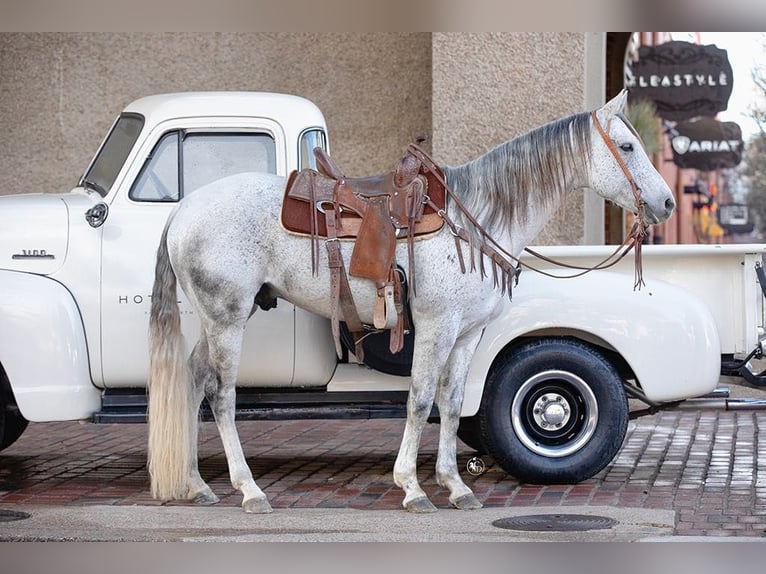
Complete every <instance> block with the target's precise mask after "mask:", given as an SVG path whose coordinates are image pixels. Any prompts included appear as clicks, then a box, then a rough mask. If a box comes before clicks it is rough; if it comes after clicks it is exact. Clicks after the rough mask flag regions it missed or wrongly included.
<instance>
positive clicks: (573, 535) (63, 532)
mask: <svg viewBox="0 0 766 574" xmlns="http://www.w3.org/2000/svg"><path fill="white" fill-rule="evenodd" d="M2 510H14V511H22V512H26V513H29V515H30V517H29V518H27V519H24V520H17V521H14V522H0V542H9V541H14V542H18V541H24V542H41V541H44V542H50V541H99V542H523V541H568V542H572V541H574V542H592V541H610V542H634V541H638V540H642V539H647V538H651V539H654V540H657V539H661V538H662V537H666V536H670V535H671V534H673V532H674V528H675V512H674V511H673V510H660V509H645V508H639V509H635V508H614V507H599V506H595V507H594V506H590V507H581V508H567V509H566V514H567V515H571V514H576V515H577V516H586V517H592V519H593V520H594V524H596V523H598V520H597V519H598V518H601V517H603V518H611V519H613V520H615V521H616V523H615V524H614V525H613V526H611V527H606V528H601V529H597V530H586V531H566V532H560V531H559V532H553V531H549V532H529V531H520V530H509V529H504V528H500V527H498V526H495V525H493V522H494V521H496V520H500V519H504V518H509V517H519V516H525V515H534V516H542V515H545V514H555V515H557V516H561V515H560V514H557V513H562V512H564V511H562V510H561V509H555V508H547V509H544V508H540V507H514V508H484V509H481V510H477V511H458V510H440V511H439V512H437V513H434V514H427V515H415V514H410V513H408V512H405V511H404V510H355V509H343V508H334V509H323V508H286V509H279V510H277V511H275V512H274V513H273V514H269V515H252V514H245V513H244V512H242V511H241V510H240V509H238V508H231V507H228V508H226V507H195V508H191V507H178V506H175V507H173V506H171V507H156V506H155V507H147V506H35V505H0V511H2Z"/></svg>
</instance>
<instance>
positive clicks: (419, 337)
mask: <svg viewBox="0 0 766 574" xmlns="http://www.w3.org/2000/svg"><path fill="white" fill-rule="evenodd" d="M418 329H421V326H419V327H418ZM431 332H436V333H438V329H434V330H433V331H431ZM453 340H454V339H453ZM451 346H452V342H450V341H445V340H444V333H443V332H442V333H441V336H436V335H434V336H428V335H427V333H426V330H425V329H421V330H419V331H417V332H416V335H415V349H414V354H413V360H412V383H411V384H410V392H409V397H408V398H407V423H406V424H405V426H404V435H403V436H402V444H401V446H400V447H399V454H398V456H397V457H396V462H395V463H394V483H395V484H396V485H397V486H398V487H399V488H401V489H402V490H404V500H403V501H402V506H404V508H406V509H407V510H408V511H410V512H419V513H424V512H435V511H436V507H435V506H434V505H433V504H432V503H431V501H430V500H429V499H428V496H427V495H426V493H425V492H424V491H423V489H422V488H421V487H420V484H419V483H418V477H417V457H418V448H419V447H420V437H421V435H422V434H423V428H424V427H425V425H426V422H427V421H428V415H429V414H431V409H432V408H433V404H434V397H435V395H436V385H437V381H438V379H439V375H440V374H441V373H442V371H443V370H444V366H445V364H446V362H447V361H446V357H447V355H448V353H449V349H450V347H451Z"/></svg>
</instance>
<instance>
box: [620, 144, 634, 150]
mask: <svg viewBox="0 0 766 574" xmlns="http://www.w3.org/2000/svg"><path fill="white" fill-rule="evenodd" d="M620 149H621V150H622V151H633V144H631V143H624V144H622V145H621V146H620Z"/></svg>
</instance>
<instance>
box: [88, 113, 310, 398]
mask: <svg viewBox="0 0 766 574" xmlns="http://www.w3.org/2000/svg"><path fill="white" fill-rule="evenodd" d="M248 122H250V123H251V124H252V125H247V126H246V127H243V123H246V122H243V121H242V120H241V119H240V120H238V121H237V122H236V124H232V125H231V126H226V125H217V126H216V127H215V128H211V127H209V126H210V125H211V123H210V122H200V125H199V127H191V128H190V127H189V121H188V120H186V121H185V122H184V125H183V127H182V126H180V125H176V126H174V125H173V124H172V123H166V124H164V125H162V126H159V127H158V128H156V129H155V130H154V133H153V134H151V135H150V137H148V138H147V140H146V141H145V142H144V144H143V149H142V151H141V153H140V154H139V155H138V156H137V159H136V161H135V162H134V163H135V164H136V165H135V166H132V169H131V170H130V172H129V175H128V176H127V177H126V178H125V181H124V183H123V184H121V188H120V189H119V191H118V193H117V195H116V196H115V198H114V200H113V201H112V204H111V206H110V209H109V215H108V217H107V219H106V222H105V223H104V225H103V228H104V229H103V245H102V282H101V285H102V292H101V305H102V313H101V317H102V325H101V336H102V341H101V345H102V371H103V380H104V385H105V386H106V387H110V388H116V387H135V386H143V385H145V384H146V379H147V374H148V365H149V359H148V356H149V355H148V325H149V310H150V304H151V301H150V297H151V291H152V284H153V282H154V264H155V255H156V251H157V245H158V244H159V239H160V235H161V233H162V229H163V227H164V225H165V222H166V220H167V217H168V215H169V214H170V212H171V211H172V210H173V208H174V207H175V206H176V204H177V203H178V201H179V200H180V199H181V198H182V197H183V196H186V195H189V194H191V193H194V192H195V190H197V189H198V188H200V187H201V186H203V185H205V184H208V183H211V182H213V181H215V180H217V179H220V178H222V177H225V176H228V175H233V174H236V173H241V172H250V171H261V172H269V173H279V174H281V175H284V174H285V170H286V167H285V164H286V162H285V154H286V153H287V152H286V150H287V149H290V148H288V146H286V145H285V141H284V136H283V135H282V133H281V130H280V129H279V127H278V126H277V125H275V124H273V123H272V122H268V121H267V120H261V121H257V120H248ZM205 123H206V124H207V126H208V127H206V126H205ZM218 123H220V120H219V122H218ZM130 174H132V175H130ZM179 301H180V308H181V315H182V329H183V331H184V335H185V337H186V339H187V343H188V346H189V350H191V347H192V346H193V345H194V343H195V342H196V340H197V337H198V334H199V322H198V320H197V318H196V315H195V313H194V311H193V309H192V307H191V305H190V304H189V302H188V300H187V299H186V296H185V295H184V294H183V292H182V291H181V290H180V289H179ZM294 314H295V313H294V306H292V305H290V304H288V303H286V302H284V301H280V302H279V305H278V306H277V308H276V309H272V310H270V311H268V312H257V313H256V314H255V315H254V316H253V318H252V319H251V320H250V322H249V323H248V327H247V329H246V333H245V344H244V347H243V355H242V364H241V366H240V371H239V382H240V384H242V385H251V386H285V385H289V384H290V383H291V381H292V378H293V361H294V331H295V326H294V320H295V319H294ZM256 349H257V352H252V351H254V350H256ZM258 357H261V358H262V357H268V358H269V360H268V361H258V362H256V359H257V358H258Z"/></svg>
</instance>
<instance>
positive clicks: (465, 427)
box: [457, 417, 487, 454]
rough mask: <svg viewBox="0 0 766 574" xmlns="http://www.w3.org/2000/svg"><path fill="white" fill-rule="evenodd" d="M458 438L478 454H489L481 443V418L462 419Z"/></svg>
mask: <svg viewBox="0 0 766 574" xmlns="http://www.w3.org/2000/svg"><path fill="white" fill-rule="evenodd" d="M457 437H458V438H459V439H460V440H461V441H463V442H464V443H465V444H466V445H467V446H469V447H471V448H472V449H473V450H475V451H476V452H477V454H487V449H486V448H485V447H484V445H483V444H482V442H481V422H480V421H479V417H464V418H462V419H460V426H459V427H458V429H457Z"/></svg>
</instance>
